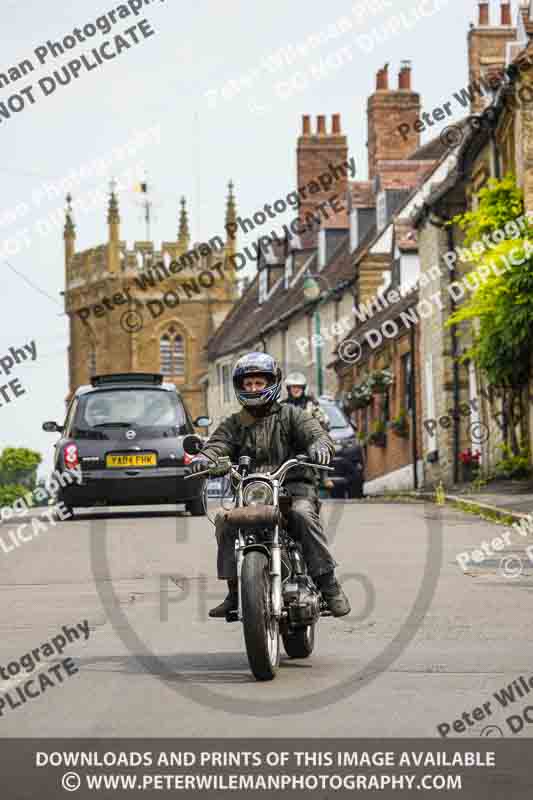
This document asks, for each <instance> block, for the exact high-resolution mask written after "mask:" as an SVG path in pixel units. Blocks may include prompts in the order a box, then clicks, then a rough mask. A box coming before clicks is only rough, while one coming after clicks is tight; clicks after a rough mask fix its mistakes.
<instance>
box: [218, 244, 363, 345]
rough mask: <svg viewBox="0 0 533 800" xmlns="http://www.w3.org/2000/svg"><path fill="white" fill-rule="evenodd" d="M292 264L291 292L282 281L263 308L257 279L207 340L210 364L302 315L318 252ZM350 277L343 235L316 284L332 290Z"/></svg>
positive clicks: (299, 257) (350, 261) (298, 255)
mask: <svg viewBox="0 0 533 800" xmlns="http://www.w3.org/2000/svg"><path fill="white" fill-rule="evenodd" d="M370 233H372V232H370ZM374 233H375V231H374ZM370 240H371V236H367V237H365V242H370ZM361 246H364V242H362V243H361ZM294 262H295V263H294V267H293V278H292V281H293V283H292V284H291V286H290V288H288V289H285V286H284V280H283V278H282V280H281V281H280V282H279V285H278V286H277V287H276V288H275V290H273V291H272V293H271V294H270V295H269V297H268V299H267V300H266V301H265V302H263V303H262V304H259V286H258V277H257V275H256V277H255V278H254V280H253V281H252V283H251V284H250V285H249V286H248V288H247V290H246V292H245V293H244V295H243V296H242V297H241V298H240V299H239V300H238V302H237V303H236V304H235V306H234V307H233V308H232V310H231V311H230V313H229V314H228V316H227V317H226V319H225V320H224V322H223V323H222V325H221V326H220V327H219V329H218V330H217V331H216V333H215V334H214V335H213V336H212V337H211V339H210V340H209V343H208V357H209V360H210V361H211V360H213V359H215V358H218V357H220V356H222V355H225V354H229V353H233V352H236V351H238V350H240V349H242V348H244V347H247V346H248V345H249V344H253V343H254V342H257V340H258V339H259V338H260V337H261V335H262V334H263V333H266V332H267V331H268V328H269V327H272V328H275V327H277V326H278V325H279V324H280V323H283V322H285V321H286V320H288V319H289V318H290V317H291V316H293V315H294V314H298V313H302V311H303V308H304V294H303V277H304V272H305V270H304V267H306V268H307V269H309V271H310V272H311V273H312V274H317V272H318V267H317V252H316V250H304V251H299V252H296V253H295V256H294ZM353 276H354V269H353V254H351V253H350V237H349V235H348V234H346V235H345V236H343V237H342V239H341V241H340V243H339V245H338V246H337V248H336V250H335V252H334V253H333V255H332V257H331V258H330V260H329V262H328V264H326V266H325V267H324V269H323V270H321V271H320V277H321V279H322V280H319V284H320V286H321V288H322V289H323V290H327V289H328V288H329V289H335V288H336V287H337V286H338V285H339V284H340V283H342V282H344V281H349V280H351V279H352V278H353Z"/></svg>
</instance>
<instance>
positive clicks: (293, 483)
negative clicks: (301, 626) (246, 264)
mask: <svg viewBox="0 0 533 800" xmlns="http://www.w3.org/2000/svg"><path fill="white" fill-rule="evenodd" d="M281 381H282V375H281V369H280V368H279V366H278V364H277V362H276V361H275V360H274V359H273V358H272V356H270V355H268V354H267V353H260V352H252V353H248V354H247V355H245V356H242V357H241V358H239V359H238V361H237V362H236V364H235V366H234V368H233V388H234V391H235V395H236V397H237V400H238V401H239V403H240V404H241V406H242V410H241V411H240V412H238V413H236V414H232V415H231V416H230V417H228V418H227V419H226V420H224V421H223V422H222V423H221V424H220V425H219V426H218V428H217V429H216V431H215V432H214V433H213V434H212V435H211V436H210V437H209V440H208V442H207V443H206V445H205V446H204V447H203V448H202V450H201V451H200V453H199V454H198V455H197V456H196V457H195V459H194V461H193V464H192V469H193V473H194V472H200V471H201V470H205V469H208V468H209V466H210V461H209V458H208V457H210V458H212V459H215V460H216V459H218V458H220V457H221V456H229V458H230V459H231V462H232V463H236V462H238V460H239V457H240V456H243V455H246V456H250V457H251V459H252V466H253V469H254V471H256V472H261V471H262V472H270V471H272V470H274V469H277V468H278V467H279V466H281V464H283V463H284V462H285V461H287V460H288V459H289V458H291V457H294V456H295V455H297V454H299V453H302V452H307V454H308V456H309V460H310V461H312V462H314V463H316V464H322V465H325V466H326V465H327V464H329V461H330V459H331V456H332V454H333V452H334V446H333V442H332V441H331V439H330V437H329V434H328V433H327V432H326V431H324V430H323V429H322V428H321V426H320V425H319V423H318V422H317V421H316V419H314V418H313V417H311V416H310V415H309V414H306V413H305V412H304V411H303V410H302V409H300V408H298V407H297V406H294V405H292V404H280V403H278V402H277V400H278V397H279V395H280V392H281ZM316 483H317V477H316V470H313V469H312V468H309V467H301V468H294V469H292V470H291V471H290V472H289V473H288V475H287V478H286V479H285V482H284V487H285V489H286V490H287V492H288V493H289V494H290V495H291V496H292V497H293V502H292V507H291V510H290V512H289V528H290V530H291V533H292V534H293V535H294V537H295V538H296V539H298V540H299V541H300V543H301V546H302V550H303V556H304V559H305V561H306V563H307V568H308V570H309V574H310V575H311V577H312V578H313V580H314V582H315V584H316V586H317V587H318V589H319V590H320V591H321V593H322V596H323V598H324V600H325V602H326V604H327V606H328V608H329V610H330V611H331V613H332V615H333V616H336V617H341V616H344V615H345V614H349V613H350V610H351V609H350V603H349V601H348V598H347V597H346V595H345V593H344V591H343V590H342V588H341V586H340V584H339V582H338V581H337V579H336V577H335V566H336V562H335V561H334V559H333V557H332V555H331V553H330V551H329V548H328V544H327V539H326V534H325V532H324V529H323V527H322V523H321V521H320V517H319V513H318V512H319V505H318V495H317V489H316ZM216 523H217V525H216V536H217V544H218V556H217V571H218V577H219V578H220V579H222V580H223V579H225V580H227V582H228V589H229V593H228V595H227V597H226V598H225V600H224V601H223V602H222V603H221V604H220V605H218V606H216V608H213V609H211V611H210V612H209V616H211V617H225V616H226V614H227V612H228V611H231V610H235V609H237V607H238V580H237V565H236V560H235V546H234V545H235V533H234V532H233V531H230V530H228V529H227V527H226V526H225V525H224V517H223V515H219V516H218V517H217V519H216Z"/></svg>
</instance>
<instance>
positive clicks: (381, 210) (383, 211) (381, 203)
mask: <svg viewBox="0 0 533 800" xmlns="http://www.w3.org/2000/svg"><path fill="white" fill-rule="evenodd" d="M386 224H387V193H386V192H385V191H381V192H379V194H378V196H377V198H376V225H377V229H378V231H382V230H383V228H384V227H385V225H386Z"/></svg>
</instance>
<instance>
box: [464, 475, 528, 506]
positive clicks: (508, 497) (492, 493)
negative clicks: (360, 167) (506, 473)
mask: <svg viewBox="0 0 533 800" xmlns="http://www.w3.org/2000/svg"><path fill="white" fill-rule="evenodd" d="M461 496H462V497H464V499H467V500H472V501H473V502H476V501H481V502H483V503H487V504H488V505H491V506H494V507H495V508H499V509H502V510H503V511H509V512H514V513H516V514H531V513H533V484H532V482H531V481H492V482H491V483H490V484H488V485H487V486H484V487H483V488H482V489H480V490H479V491H478V492H475V493H473V492H468V491H467V492H466V493H463V492H461Z"/></svg>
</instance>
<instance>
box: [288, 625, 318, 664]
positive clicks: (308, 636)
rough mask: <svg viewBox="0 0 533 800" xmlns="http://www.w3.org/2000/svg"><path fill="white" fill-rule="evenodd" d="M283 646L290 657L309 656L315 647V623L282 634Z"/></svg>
mask: <svg viewBox="0 0 533 800" xmlns="http://www.w3.org/2000/svg"><path fill="white" fill-rule="evenodd" d="M282 638H283V647H284V648H285V652H286V653H287V655H288V656H289V658H309V656H310V655H311V653H312V652H313V649H314V647H315V625H314V624H313V625H306V627H305V628H297V629H296V630H293V631H286V632H285V633H283V634H282Z"/></svg>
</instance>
